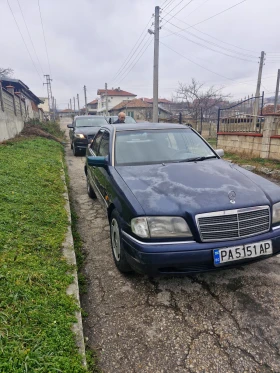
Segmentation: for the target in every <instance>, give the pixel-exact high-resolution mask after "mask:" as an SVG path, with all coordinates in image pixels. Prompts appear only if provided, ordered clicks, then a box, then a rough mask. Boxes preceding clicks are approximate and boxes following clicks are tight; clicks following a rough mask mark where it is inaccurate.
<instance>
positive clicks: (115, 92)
mask: <svg viewBox="0 0 280 373" xmlns="http://www.w3.org/2000/svg"><path fill="white" fill-rule="evenodd" d="M105 93H106V90H105V89H99V90H98V91H97V94H98V95H104V94H105ZM107 94H108V96H134V97H136V96H137V95H135V94H134V93H130V92H126V91H123V90H121V89H118V88H116V89H108V90H107Z"/></svg>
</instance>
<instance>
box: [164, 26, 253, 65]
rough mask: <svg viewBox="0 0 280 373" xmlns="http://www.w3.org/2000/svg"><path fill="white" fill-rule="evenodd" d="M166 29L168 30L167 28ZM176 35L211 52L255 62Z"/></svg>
mask: <svg viewBox="0 0 280 373" xmlns="http://www.w3.org/2000/svg"><path fill="white" fill-rule="evenodd" d="M170 24H171V25H172V26H175V27H178V26H176V25H173V24H172V23H170ZM178 28H180V27H178ZM168 31H169V30H168ZM176 36H179V37H180V38H182V39H185V40H187V41H190V42H191V43H194V44H196V45H199V46H200V47H203V48H206V49H209V50H211V51H213V52H216V53H220V54H223V55H224V56H227V57H231V58H235V59H238V60H242V61H247V62H253V63H255V62H256V61H253V60H248V59H245V58H242V57H237V56H233V55H230V54H228V53H224V52H221V51H218V50H215V49H213V48H210V47H208V46H207V45H204V44H200V43H197V42H196V41H194V40H191V39H189V38H186V37H185V36H183V35H180V34H176ZM202 40H204V39H202ZM204 41H206V42H207V40H204Z"/></svg>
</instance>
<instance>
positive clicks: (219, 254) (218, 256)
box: [214, 240, 273, 266]
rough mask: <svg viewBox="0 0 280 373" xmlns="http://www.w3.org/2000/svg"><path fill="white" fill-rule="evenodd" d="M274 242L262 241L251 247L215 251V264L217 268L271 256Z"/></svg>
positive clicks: (242, 246)
mask: <svg viewBox="0 0 280 373" xmlns="http://www.w3.org/2000/svg"><path fill="white" fill-rule="evenodd" d="M272 253H273V251H272V242H271V241H270V240H269V241H262V242H257V243H252V244H250V245H240V246H234V247H227V248H224V249H215V250H214V264H215V265H216V266H218V265H221V264H224V263H228V262H233V261H236V260H241V259H249V258H256V257H258V256H263V255H271V254H272Z"/></svg>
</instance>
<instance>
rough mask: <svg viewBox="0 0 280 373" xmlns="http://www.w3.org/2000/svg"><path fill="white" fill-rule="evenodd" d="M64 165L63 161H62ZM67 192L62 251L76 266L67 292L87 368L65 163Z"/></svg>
mask: <svg viewBox="0 0 280 373" xmlns="http://www.w3.org/2000/svg"><path fill="white" fill-rule="evenodd" d="M62 165H63V162H62ZM61 178H62V180H63V182H64V187H65V192H64V193H63V197H64V199H65V210H66V212H67V217H68V222H69V225H68V228H67V232H66V237H65V241H64V242H63V244H62V252H63V255H64V257H65V258H66V260H67V263H68V264H70V265H71V266H73V267H74V269H73V272H72V275H73V279H74V280H73V283H72V284H71V285H69V286H68V288H67V290H66V293H67V294H68V295H70V296H73V297H74V298H75V299H76V302H77V305H78V307H79V311H77V312H75V316H76V319H77V323H74V324H73V326H72V331H73V332H74V334H75V340H76V345H77V347H78V350H79V353H80V354H81V356H82V364H83V366H84V367H85V368H87V362H86V350H85V342H84V332H83V323H82V314H81V311H80V310H81V303H80V295H79V284H78V274H77V270H76V268H77V262H76V255H75V250H74V241H73V235H72V229H71V223H72V221H71V210H70V203H69V195H68V189H67V184H66V179H65V173H64V165H63V167H62V176H61Z"/></svg>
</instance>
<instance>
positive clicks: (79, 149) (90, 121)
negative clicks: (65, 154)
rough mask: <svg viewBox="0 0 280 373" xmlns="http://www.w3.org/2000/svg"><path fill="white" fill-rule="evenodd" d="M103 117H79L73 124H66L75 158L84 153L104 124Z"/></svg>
mask: <svg viewBox="0 0 280 373" xmlns="http://www.w3.org/2000/svg"><path fill="white" fill-rule="evenodd" d="M106 123H107V121H106V119H105V117H104V116H98V115H79V116H76V117H75V118H74V121H73V123H71V124H68V125H67V127H68V128H69V137H70V141H71V149H72V150H73V154H74V155H75V156H77V155H79V154H81V153H85V151H86V148H87V146H88V144H89V143H90V142H91V140H92V139H93V138H94V136H95V135H96V133H97V132H98V130H99V128H100V127H101V126H103V125H104V124H106Z"/></svg>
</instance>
